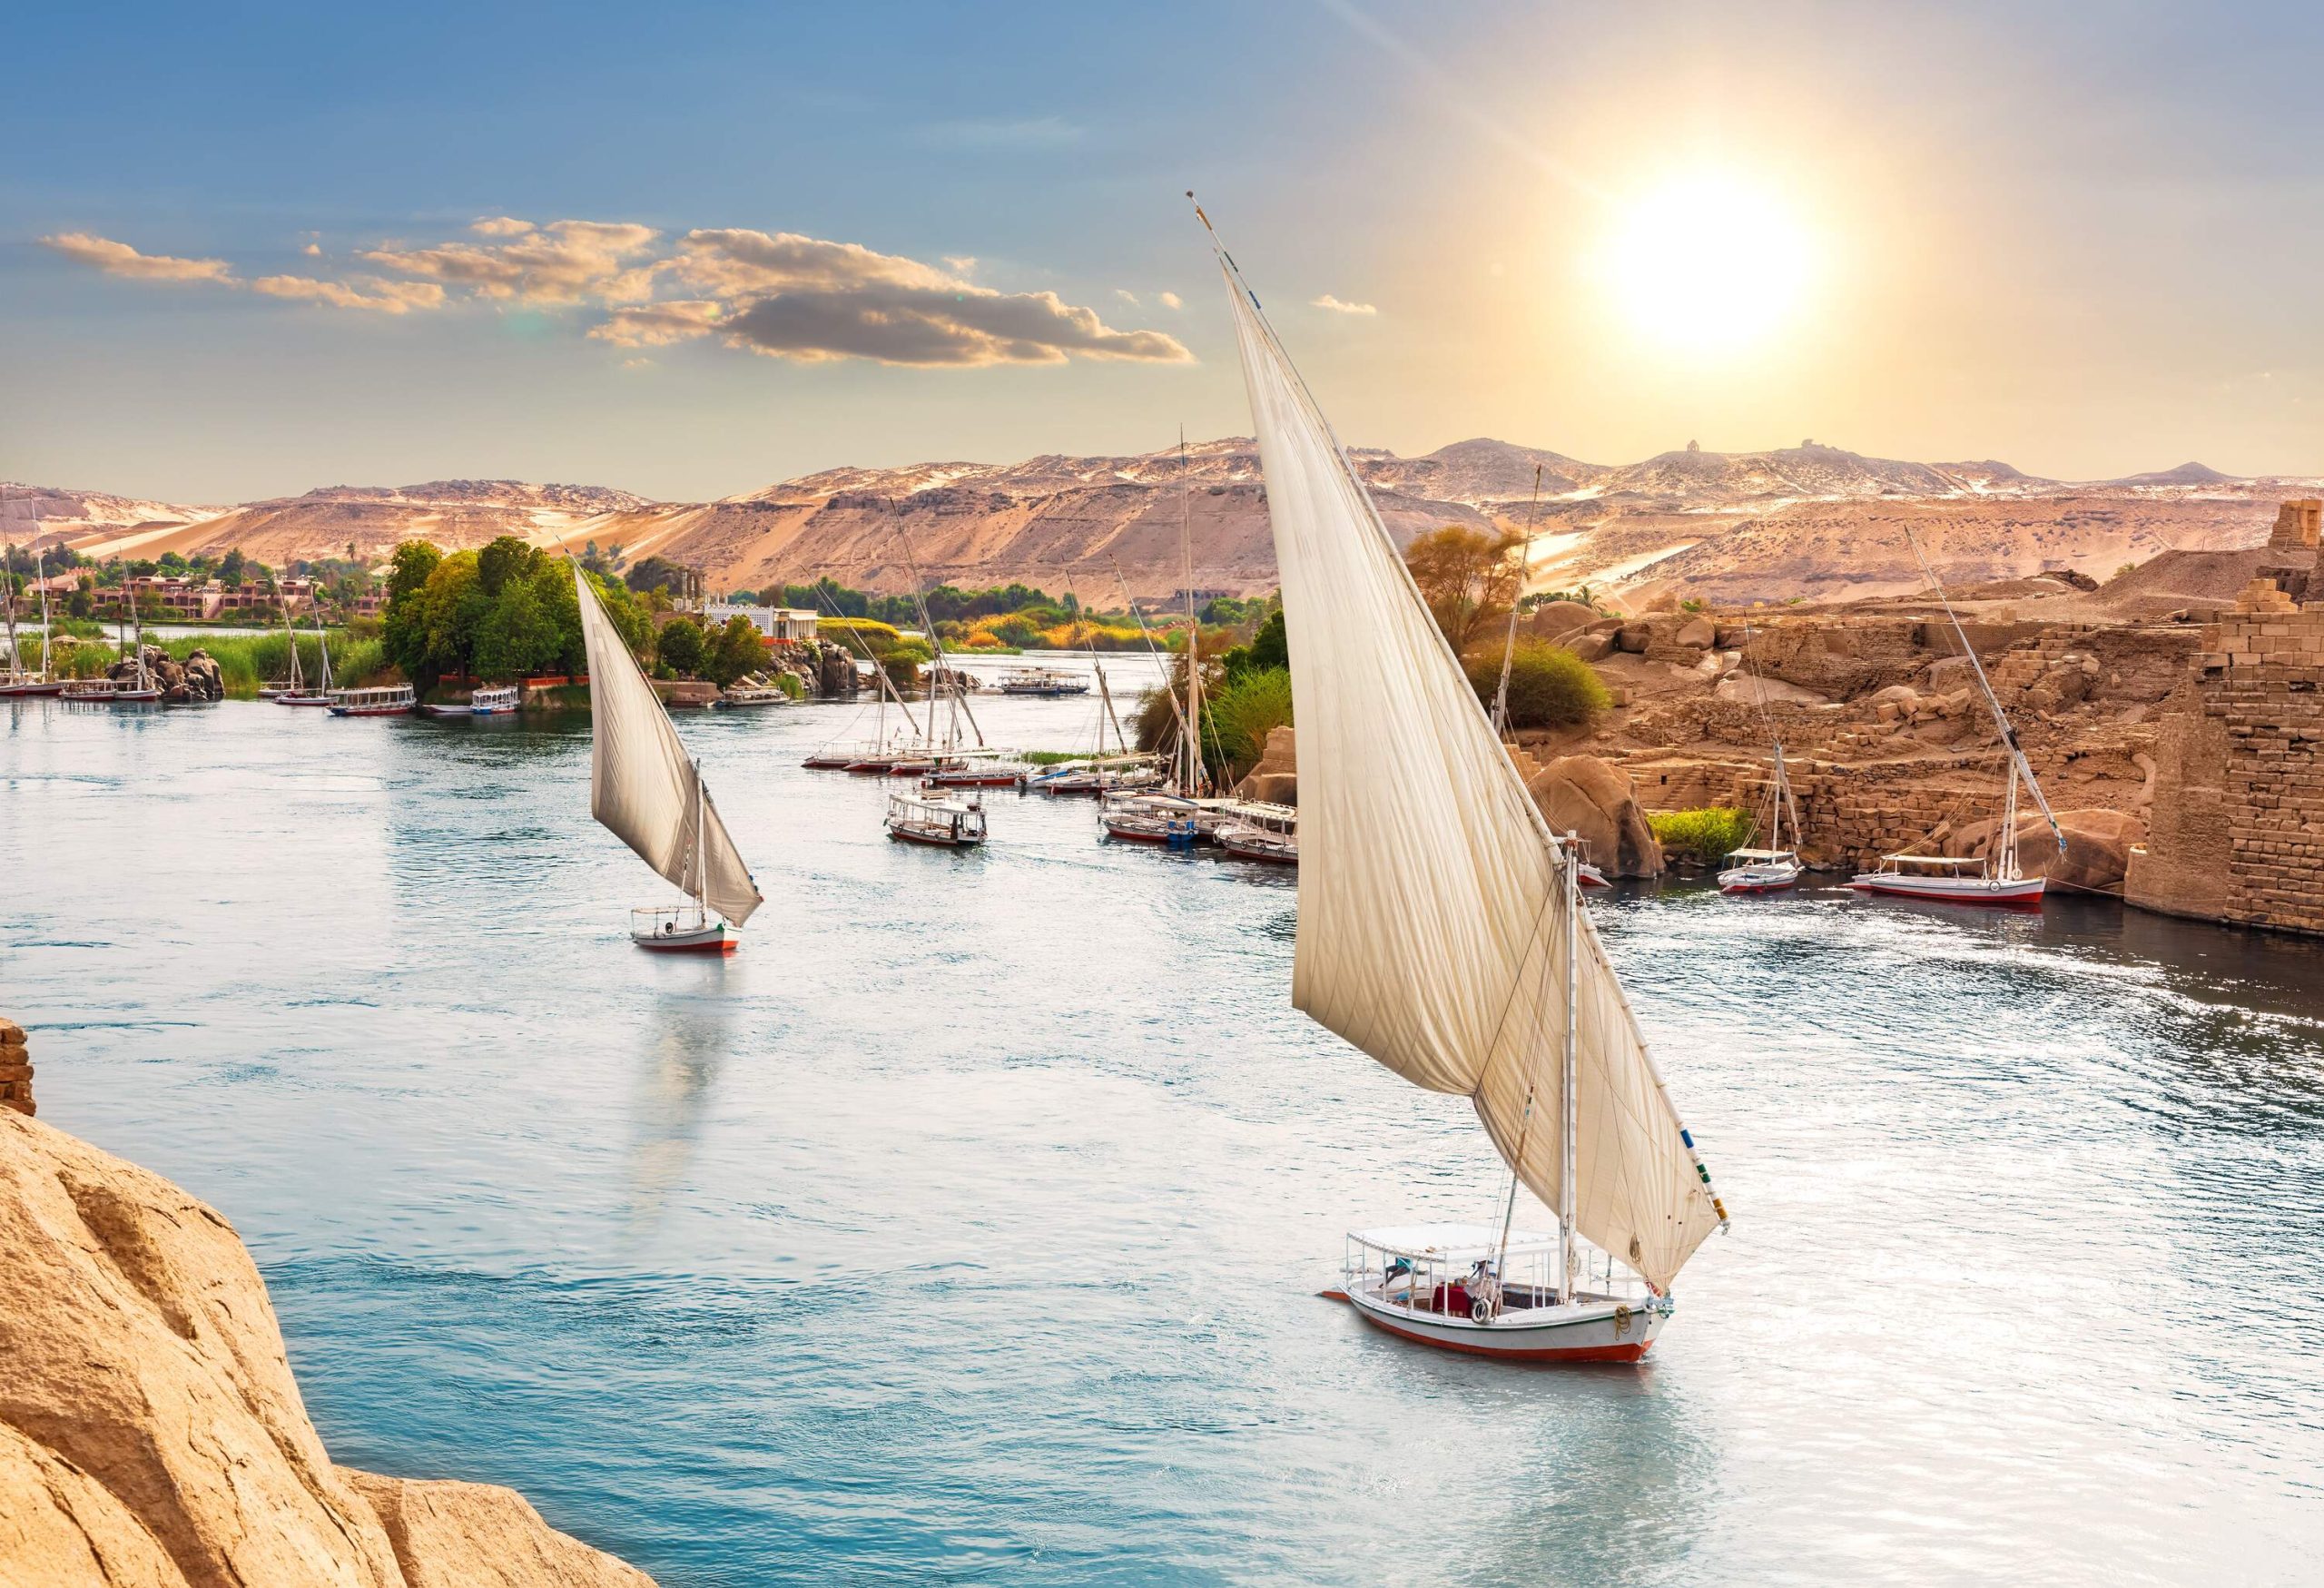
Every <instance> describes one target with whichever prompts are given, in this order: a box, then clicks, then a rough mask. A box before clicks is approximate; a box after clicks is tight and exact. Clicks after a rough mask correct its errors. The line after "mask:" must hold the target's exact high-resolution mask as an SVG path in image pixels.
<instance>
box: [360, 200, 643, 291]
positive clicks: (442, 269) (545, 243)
mask: <svg viewBox="0 0 2324 1588" xmlns="http://www.w3.org/2000/svg"><path fill="white" fill-rule="evenodd" d="M510 227H517V228H521V230H520V231H517V232H510V231H509V230H508V228H510ZM487 228H491V230H490V231H488V232H487V233H486V234H487V235H488V236H496V237H507V238H509V239H510V241H508V242H501V243H497V244H488V243H480V242H446V243H441V244H438V246H437V247H434V248H374V249H369V250H366V251H365V252H364V254H363V257H364V258H365V259H367V260H369V261H371V262H372V263H373V264H376V265H378V266H379V267H381V268H382V269H384V270H389V271H395V272H396V273H397V274H398V275H405V276H423V277H426V278H428V280H430V281H442V282H445V283H446V284H448V285H451V286H458V287H466V288H468V289H469V290H470V291H474V292H475V293H477V294H478V296H479V297H485V298H499V299H507V300H513V301H518V302H524V303H580V302H584V301H589V300H591V299H595V300H596V301H601V302H607V303H624V302H635V301H638V300H641V299H643V298H645V297H646V296H648V295H649V294H650V293H651V292H652V291H653V282H652V279H651V276H650V274H649V273H648V272H646V271H640V270H635V269H632V268H630V266H629V264H628V261H630V260H633V259H635V257H636V256H637V255H638V254H640V253H643V252H645V251H646V250H647V249H649V248H651V247H652V246H653V244H654V240H655V238H657V237H659V236H660V235H661V233H660V232H656V231H655V230H654V228H652V227H651V226H637V225H632V224H629V223H626V222H603V221H552V222H549V223H548V224H547V226H544V227H540V228H535V227H533V226H532V225H530V224H529V223H528V222H523V221H512V220H508V219H507V218H506V217H502V218H499V219H496V220H492V221H480V222H477V230H478V231H486V229H487Z"/></svg>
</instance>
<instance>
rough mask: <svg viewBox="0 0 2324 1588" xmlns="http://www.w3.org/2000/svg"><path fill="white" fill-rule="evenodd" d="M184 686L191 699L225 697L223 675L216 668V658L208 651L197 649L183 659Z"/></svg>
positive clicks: (224, 679) (220, 698)
mask: <svg viewBox="0 0 2324 1588" xmlns="http://www.w3.org/2000/svg"><path fill="white" fill-rule="evenodd" d="M185 688H186V694H187V696H188V697H189V698H190V699H193V700H223V699H225V698H226V678H225V675H224V674H222V673H221V672H220V671H219V669H218V658H217V657H215V656H212V655H211V654H210V653H209V652H208V651H202V650H197V651H195V652H193V653H192V655H191V656H187V657H186V659H185Z"/></svg>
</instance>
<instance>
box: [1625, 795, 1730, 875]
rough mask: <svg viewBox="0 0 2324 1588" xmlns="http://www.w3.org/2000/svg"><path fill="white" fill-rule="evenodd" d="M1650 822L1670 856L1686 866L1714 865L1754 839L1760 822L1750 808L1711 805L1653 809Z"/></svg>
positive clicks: (1647, 819) (1649, 816)
mask: <svg viewBox="0 0 2324 1588" xmlns="http://www.w3.org/2000/svg"><path fill="white" fill-rule="evenodd" d="M1646 822H1647V825H1648V826H1649V827H1651V828H1653V829H1654V836H1655V839H1656V841H1657V842H1658V843H1660V844H1661V845H1662V853H1663V854H1664V855H1665V856H1666V857H1668V858H1669V859H1671V860H1674V861H1677V862H1679V863H1681V864H1685V865H1699V866H1714V865H1717V864H1718V863H1719V862H1720V861H1722V860H1725V859H1726V858H1727V857H1728V855H1730V854H1732V853H1735V852H1736V851H1737V850H1738V849H1740V848H1742V847H1743V846H1744V845H1745V844H1747V843H1750V842H1751V833H1752V830H1753V829H1754V828H1755V827H1756V826H1757V825H1758V824H1757V823H1755V822H1754V821H1753V820H1752V818H1751V813H1750V812H1748V811H1738V810H1737V809H1736V808H1735V807H1734V806H1732V805H1710V806H1708V807H1706V808H1704V809H1702V810H1698V811H1649V813H1647V818H1646Z"/></svg>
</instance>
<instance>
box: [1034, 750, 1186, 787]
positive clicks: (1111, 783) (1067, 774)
mask: <svg viewBox="0 0 2324 1588" xmlns="http://www.w3.org/2000/svg"><path fill="white" fill-rule="evenodd" d="M1162 782H1163V776H1162V768H1161V766H1160V764H1158V763H1157V761H1156V759H1155V757H1153V756H1151V755H1108V756H1102V757H1097V758H1093V759H1090V760H1087V761H1060V762H1059V763H1058V764H1056V765H1054V766H1051V767H1048V768H1045V769H1044V770H1042V771H1039V772H1036V773H1034V774H1032V775H1031V776H1029V777H1028V778H1026V779H1025V787H1026V788H1027V789H1028V790H1029V791H1030V792H1032V793H1036V794H1082V795H1099V794H1128V793H1129V792H1131V791H1133V790H1140V789H1157V790H1158V789H1159V788H1160V787H1161V786H1162Z"/></svg>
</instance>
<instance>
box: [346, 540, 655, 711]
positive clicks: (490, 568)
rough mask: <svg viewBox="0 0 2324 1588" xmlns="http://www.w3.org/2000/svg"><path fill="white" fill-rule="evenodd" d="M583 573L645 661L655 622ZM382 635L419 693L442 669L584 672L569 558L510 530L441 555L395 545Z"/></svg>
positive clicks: (618, 586) (490, 673)
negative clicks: (478, 544) (475, 546)
mask: <svg viewBox="0 0 2324 1588" xmlns="http://www.w3.org/2000/svg"><path fill="white" fill-rule="evenodd" d="M584 577H586V578H588V579H589V580H590V581H591V582H592V584H594V585H595V586H596V589H597V591H598V594H599V596H600V597H601V599H602V600H603V602H604V604H605V608H606V615H607V616H609V617H610V618H611V619H612V620H613V626H614V628H615V631H616V632H617V633H619V634H620V636H621V637H622V640H623V643H624V644H625V645H627V646H629V648H630V651H631V653H632V654H633V655H635V656H637V657H638V659H639V660H640V662H641V663H643V664H645V665H646V666H648V667H649V668H650V667H651V666H653V657H654V625H653V620H652V619H651V617H649V616H648V615H647V614H646V612H645V608H644V607H642V606H641V605H640V604H639V603H638V601H637V599H636V597H635V596H633V595H632V593H631V592H630V590H629V589H628V587H626V586H625V585H623V584H622V583H621V582H620V581H619V580H608V579H606V577H604V576H602V575H599V574H594V573H588V574H585V575H584ZM697 632H698V631H697ZM380 639H381V642H382V645H383V646H384V648H385V651H386V655H387V657H388V659H389V661H391V662H393V663H394V664H395V665H396V666H398V667H399V668H401V669H402V670H403V674H404V676H405V677H407V678H409V679H410V680H411V683H412V686H413V687H415V688H417V689H418V690H419V692H420V693H421V694H422V695H425V694H427V693H428V691H429V690H431V689H433V688H435V687H436V685H437V683H438V681H439V680H441V679H443V678H445V677H447V676H460V677H469V678H488V679H517V678H524V677H529V676H541V675H563V676H568V677H570V676H576V675H578V674H581V673H584V672H586V671H587V669H588V650H587V646H586V644H585V643H584V641H583V639H582V636H581V607H580V604H579V599H578V592H577V591H576V589H575V588H574V585H573V574H572V568H571V565H570V564H568V563H566V561H564V560H563V559H562V558H559V557H551V556H550V555H549V554H548V553H547V552H545V551H543V550H541V549H540V548H539V547H535V546H528V545H527V544H526V543H525V542H524V541H522V540H519V539H517V538H516V537H514V536H510V535H504V536H502V537H501V538H498V539H497V540H495V541H493V542H492V543H491V544H490V545H488V546H486V547H483V548H482V549H481V550H478V551H456V552H453V553H452V554H451V555H450V556H446V555H445V554H444V553H442V552H440V551H438V550H437V549H436V547H433V546H431V545H429V544H428V542H427V541H424V540H407V541H405V542H404V543H403V544H402V545H401V546H399V547H396V551H395V557H393V559H392V561H391V563H390V567H389V575H388V607H387V613H386V616H385V617H384V619H383V621H382V625H381V633H380Z"/></svg>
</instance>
